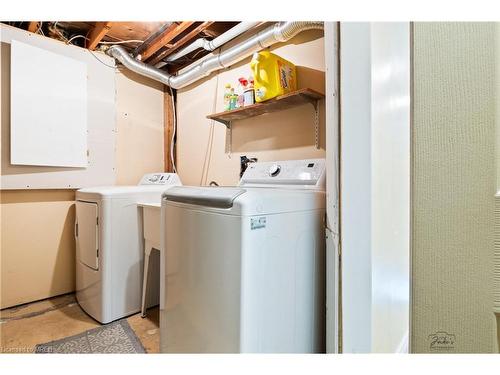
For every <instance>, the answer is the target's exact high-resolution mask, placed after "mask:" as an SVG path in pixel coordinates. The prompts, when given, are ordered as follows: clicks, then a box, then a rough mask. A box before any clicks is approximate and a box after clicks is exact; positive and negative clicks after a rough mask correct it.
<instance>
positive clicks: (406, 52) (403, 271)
mask: <svg viewBox="0 0 500 375" xmlns="http://www.w3.org/2000/svg"><path fill="white" fill-rule="evenodd" d="M409 30H410V29H409V23H408V22H402V23H396V22H393V23H341V32H340V34H341V46H342V47H341V79H340V82H341V114H342V115H341V144H342V146H341V174H342V175H341V207H342V209H341V228H342V232H341V249H342V334H343V336H342V339H343V347H342V348H343V352H346V353H352V352H407V351H408V331H409V314H410V312H409V310H410V287H409V283H410V266H409V262H410V233H409V230H410V214H409V209H410V33H409Z"/></svg>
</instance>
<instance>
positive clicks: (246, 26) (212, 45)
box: [167, 22, 260, 62]
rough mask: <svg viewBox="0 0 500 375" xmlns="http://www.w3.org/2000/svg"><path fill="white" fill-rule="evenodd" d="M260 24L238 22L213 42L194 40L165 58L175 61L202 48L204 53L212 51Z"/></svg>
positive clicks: (200, 39)
mask: <svg viewBox="0 0 500 375" xmlns="http://www.w3.org/2000/svg"><path fill="white" fill-rule="evenodd" d="M258 24H260V22H240V23H239V24H237V25H236V26H234V27H233V28H232V29H229V30H228V31H226V32H225V33H223V34H221V35H219V36H218V37H217V38H215V39H213V40H206V39H204V38H199V39H196V40H195V41H194V42H193V43H191V44H190V45H189V46H187V47H186V48H183V49H181V50H180V51H179V52H176V53H174V54H172V55H170V56H168V57H167V62H170V61H175V60H177V59H179V58H181V57H182V56H185V55H187V54H188V53H191V52H193V51H195V50H197V49H198V48H203V49H204V50H206V51H213V50H215V49H217V48H219V47H220V46H223V45H224V44H226V43H227V42H229V41H230V40H232V39H234V38H236V37H237V36H239V35H241V34H243V33H244V32H245V31H248V30H250V29H251V28H253V27H255V26H257V25H258Z"/></svg>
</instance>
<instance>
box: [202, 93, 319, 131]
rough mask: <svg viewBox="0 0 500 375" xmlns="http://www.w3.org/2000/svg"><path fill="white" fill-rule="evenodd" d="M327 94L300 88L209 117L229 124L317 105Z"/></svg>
mask: <svg viewBox="0 0 500 375" xmlns="http://www.w3.org/2000/svg"><path fill="white" fill-rule="evenodd" d="M324 97H325V95H323V94H321V93H320V92H317V91H315V90H312V89H300V90H297V91H294V92H291V93H288V94H285V95H281V96H278V97H276V98H274V99H270V100H267V101H265V102H261V103H256V104H253V105H249V106H246V107H243V108H238V109H233V110H231V111H225V112H220V113H214V114H212V115H208V116H207V118H208V119H211V120H215V121H218V122H221V123H223V124H224V125H226V126H229V125H230V124H231V122H232V121H235V120H243V119H246V118H250V117H255V116H259V115H262V114H264V113H272V112H277V111H282V110H284V109H288V108H292V107H296V106H299V105H302V104H306V103H311V104H313V105H316V104H317V102H318V101H319V100H321V99H323V98H324Z"/></svg>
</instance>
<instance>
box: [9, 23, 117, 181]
mask: <svg viewBox="0 0 500 375" xmlns="http://www.w3.org/2000/svg"><path fill="white" fill-rule="evenodd" d="M13 39H14V40H18V41H20V42H22V43H27V44H30V45H33V46H36V47H39V48H43V49H45V50H47V51H51V52H54V53H59V54H62V55H64V56H67V57H70V58H74V59H76V60H79V61H82V62H83V63H85V64H86V65H87V76H88V80H87V98H88V101H87V130H88V136H87V145H88V147H87V148H88V151H89V155H88V166H87V168H71V167H45V166H27V165H12V164H11V163H10V43H11V41H12V40H13ZM0 40H1V54H0V58H1V64H0V67H1V69H0V73H1V77H0V82H1V85H2V87H1V93H2V101H1V112H0V113H1V163H0V172H1V173H0V174H1V181H0V186H1V189H64V188H67V189H75V188H81V187H87V186H92V185H94V186H95V185H114V184H115V181H116V178H115V148H116V145H115V139H116V120H115V96H116V93H115V75H116V73H115V68H114V66H115V63H114V59H112V58H111V57H108V56H106V55H105V54H103V53H99V52H95V53H94V54H93V55H92V54H91V53H90V52H89V51H88V50H85V49H83V48H80V47H76V46H68V45H66V44H65V43H62V42H59V41H56V40H54V39H50V38H46V37H43V36H40V35H36V34H32V33H29V32H26V31H24V30H20V29H17V28H14V27H10V26H7V25H4V24H0Z"/></svg>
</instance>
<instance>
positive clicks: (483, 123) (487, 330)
mask: <svg viewBox="0 0 500 375" xmlns="http://www.w3.org/2000/svg"><path fill="white" fill-rule="evenodd" d="M496 30H497V26H496V25H495V24H491V23H415V24H414V61H413V67H414V102H413V105H414V114H413V120H414V121H413V131H412V148H413V150H412V221H413V225H412V276H413V277H412V304H413V307H412V337H411V345H412V351H413V352H416V353H428V352H431V353H432V352H437V353H443V352H445V353H446V352H452V353H469V352H471V353H484V352H493V351H496V321H495V316H494V314H493V229H494V195H495V190H496V186H495V185H496V183H495V182H496V167H495V142H496V141H495V140H496V132H495V106H496V101H498V98H497V97H496V95H495V94H496V87H495V86H496V81H495V73H496V72H495V70H496V68H495V58H496V56H495V48H496V32H497V31H496Z"/></svg>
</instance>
